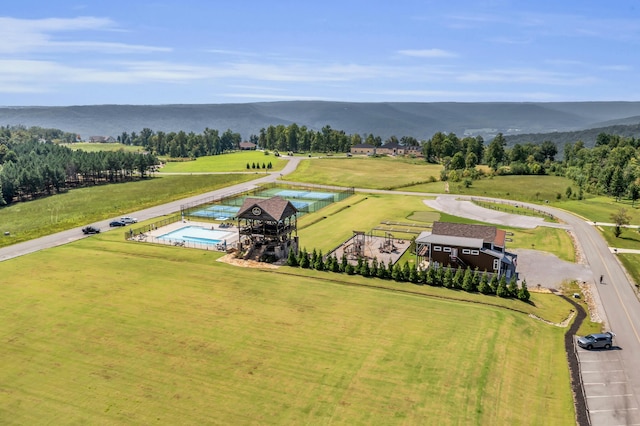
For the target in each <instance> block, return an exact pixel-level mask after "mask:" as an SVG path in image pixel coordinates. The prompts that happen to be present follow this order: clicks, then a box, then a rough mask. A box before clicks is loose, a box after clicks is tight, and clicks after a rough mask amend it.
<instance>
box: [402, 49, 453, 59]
mask: <svg viewBox="0 0 640 426" xmlns="http://www.w3.org/2000/svg"><path fill="white" fill-rule="evenodd" d="M398 53H399V54H401V55H404V56H412V57H416V58H453V57H456V56H458V55H456V54H455V53H452V52H448V51H446V50H442V49H418V50H414V49H407V50H399V51H398Z"/></svg>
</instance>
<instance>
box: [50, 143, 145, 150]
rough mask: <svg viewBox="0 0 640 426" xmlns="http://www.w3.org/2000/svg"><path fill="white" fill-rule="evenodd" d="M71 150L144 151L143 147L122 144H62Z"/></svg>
mask: <svg viewBox="0 0 640 426" xmlns="http://www.w3.org/2000/svg"><path fill="white" fill-rule="evenodd" d="M60 145H63V146H66V147H68V148H71V149H81V150H83V151H86V152H99V151H120V150H124V151H127V152H142V151H144V149H143V148H142V147H141V146H134V145H123V144H121V143H93V142H78V143H63V144H60Z"/></svg>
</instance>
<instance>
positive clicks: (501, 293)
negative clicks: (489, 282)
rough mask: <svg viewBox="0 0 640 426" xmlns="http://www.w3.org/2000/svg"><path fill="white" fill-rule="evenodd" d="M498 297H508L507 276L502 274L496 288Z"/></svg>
mask: <svg viewBox="0 0 640 426" xmlns="http://www.w3.org/2000/svg"><path fill="white" fill-rule="evenodd" d="M496 295H497V296H498V297H509V289H508V288H507V278H506V277H505V276H504V275H503V276H501V277H500V280H499V281H498V288H497V290H496Z"/></svg>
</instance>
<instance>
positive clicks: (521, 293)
mask: <svg viewBox="0 0 640 426" xmlns="http://www.w3.org/2000/svg"><path fill="white" fill-rule="evenodd" d="M530 297H531V295H530V294H529V289H528V288H527V280H522V284H521V285H520V290H518V299H520V300H522V301H523V302H528V301H529V299H530Z"/></svg>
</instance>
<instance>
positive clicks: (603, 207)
mask: <svg viewBox="0 0 640 426" xmlns="http://www.w3.org/2000/svg"><path fill="white" fill-rule="evenodd" d="M557 207H559V208H563V209H565V210H568V211H570V212H573V213H575V214H577V215H579V216H582V217H584V218H585V219H588V220H590V221H596V222H611V214H613V213H617V212H618V211H619V210H620V209H625V210H626V211H627V214H628V215H629V217H631V224H633V225H640V208H639V207H640V204H639V203H636V204H635V206H634V205H632V203H631V201H630V200H621V201H615V200H614V199H613V198H611V197H603V196H600V197H593V198H589V199H586V200H582V201H577V200H571V201H564V202H562V203H559V204H558V206H557Z"/></svg>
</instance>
